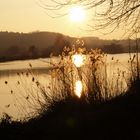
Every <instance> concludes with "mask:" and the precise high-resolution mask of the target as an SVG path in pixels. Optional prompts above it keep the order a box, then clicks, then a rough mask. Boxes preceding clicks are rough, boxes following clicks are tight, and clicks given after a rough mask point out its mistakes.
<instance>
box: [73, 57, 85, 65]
mask: <svg viewBox="0 0 140 140" xmlns="http://www.w3.org/2000/svg"><path fill="white" fill-rule="evenodd" d="M72 62H73V63H74V64H75V66H76V67H81V66H82V65H84V56H83V55H81V54H75V55H73V56H72Z"/></svg>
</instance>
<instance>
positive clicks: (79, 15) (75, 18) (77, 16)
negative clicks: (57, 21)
mask: <svg viewBox="0 0 140 140" xmlns="http://www.w3.org/2000/svg"><path fill="white" fill-rule="evenodd" d="M69 16H70V20H71V21H72V22H83V21H84V20H85V16H86V14H85V10H84V9H83V8H82V7H80V6H75V7H72V8H71V9H70V12H69Z"/></svg>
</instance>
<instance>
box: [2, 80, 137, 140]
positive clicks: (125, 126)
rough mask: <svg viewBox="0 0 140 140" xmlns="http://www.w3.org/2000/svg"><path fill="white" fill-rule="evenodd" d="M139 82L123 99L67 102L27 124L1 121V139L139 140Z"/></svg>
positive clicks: (68, 100) (58, 103) (70, 100)
mask: <svg viewBox="0 0 140 140" xmlns="http://www.w3.org/2000/svg"><path fill="white" fill-rule="evenodd" d="M139 85H140V81H139V80H138V81H136V82H135V83H134V85H133V86H132V88H130V90H129V91H128V92H127V93H126V94H125V95H123V96H118V97H116V98H114V99H112V100H109V101H106V102H102V103H100V104H97V103H87V102H86V101H85V100H84V99H80V100H79V99H78V100H77V98H67V99H65V100H63V101H59V102H56V103H55V104H53V106H52V107H51V108H50V110H48V111H47V112H44V113H42V114H41V115H40V116H39V117H37V118H33V119H30V120H29V121H28V122H24V123H23V122H16V121H10V119H9V118H8V117H5V118H3V120H2V122H1V125H0V134H1V137H2V138H4V139H13V140H16V139H21V140H22V139H23V140H25V139H96V140H97V139H114V140H115V139H116V140H118V139H119V140H120V139H123V140H124V139H131V140H132V139H133V140H135V139H140V120H139V118H140V111H139V108H140V95H139V89H140V88H139Z"/></svg>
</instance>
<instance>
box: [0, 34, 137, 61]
mask: <svg viewBox="0 0 140 140" xmlns="http://www.w3.org/2000/svg"><path fill="white" fill-rule="evenodd" d="M81 39H82V40H83V41H84V47H86V48H87V49H91V48H92V49H95V48H101V49H102V50H103V51H105V52H107V53H124V52H128V51H129V41H128V40H101V39H99V38H97V37H83V38H81ZM76 40H77V38H73V37H69V36H66V35H63V34H60V33H53V32H32V33H15V32H7V31H6V32H0V61H9V60H17V59H30V58H32V59H33V58H39V57H48V56H49V55H50V53H53V54H54V55H58V54H60V53H61V52H62V50H63V48H64V47H65V46H67V47H71V46H72V45H73V44H74V42H75V41H76ZM130 44H131V52H134V51H135V50H136V49H135V41H134V40H131V41H130Z"/></svg>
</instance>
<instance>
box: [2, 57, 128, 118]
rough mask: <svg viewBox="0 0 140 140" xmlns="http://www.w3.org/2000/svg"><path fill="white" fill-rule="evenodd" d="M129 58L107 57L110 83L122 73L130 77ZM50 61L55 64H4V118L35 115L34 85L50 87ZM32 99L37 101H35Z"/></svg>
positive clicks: (45, 61)
mask: <svg viewBox="0 0 140 140" xmlns="http://www.w3.org/2000/svg"><path fill="white" fill-rule="evenodd" d="M129 57H130V56H129V54H115V55H108V56H107V63H108V68H107V71H108V73H110V76H109V78H110V79H111V78H112V77H113V76H114V75H115V74H117V73H118V70H121V71H125V72H126V73H129V63H128V60H129ZM50 61H52V60H50V59H36V60H25V61H12V62H5V63H0V116H2V115H3V113H4V112H5V113H8V114H9V115H10V116H12V117H13V118H16V119H20V118H22V117H28V115H29V114H32V113H34V109H35V106H34V105H36V103H35V101H33V98H34V97H35V96H38V92H39V90H38V89H37V87H36V86H35V83H34V81H39V82H40V83H41V84H42V85H44V86H48V85H49V84H50V82H51V79H50V75H49V71H51V69H52V66H51V65H50ZM53 61H57V60H56V59H54V60H53ZM121 82H122V81H121ZM126 88H127V84H126V83H125V81H123V89H124V90H125V89H126ZM36 93H37V94H36ZM34 94H35V95H34ZM29 97H33V98H32V99H31V101H29Z"/></svg>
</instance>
